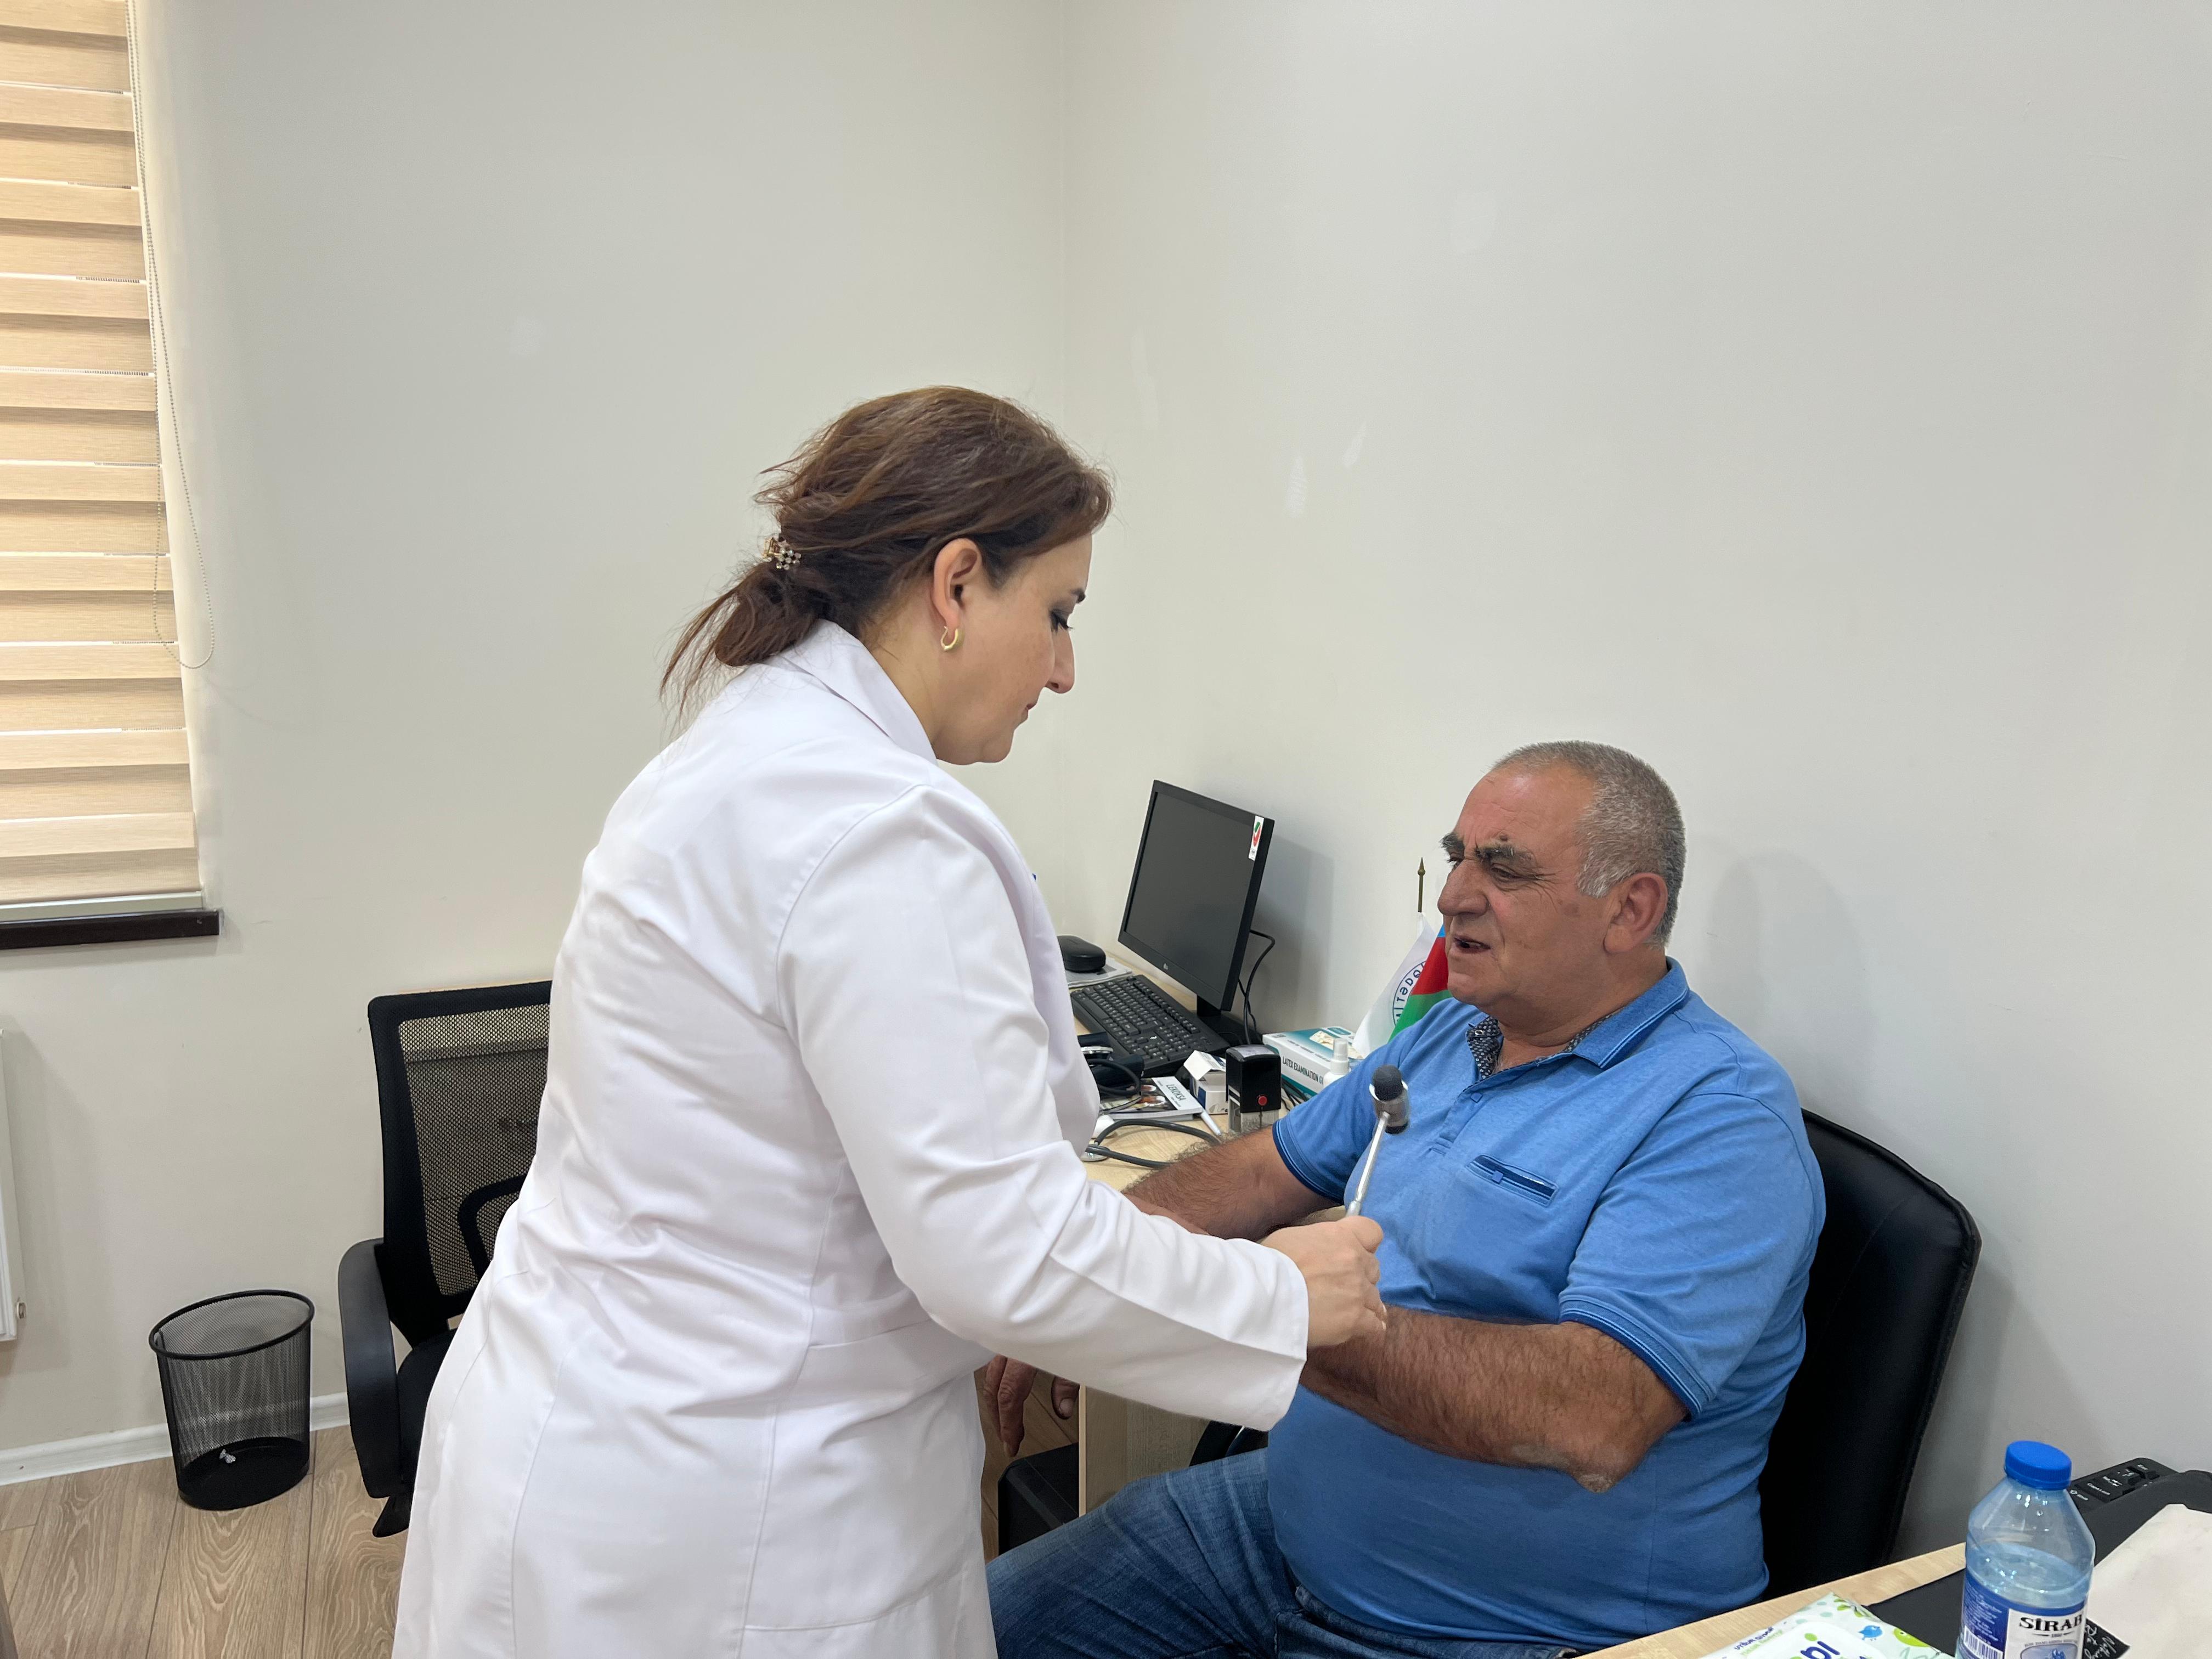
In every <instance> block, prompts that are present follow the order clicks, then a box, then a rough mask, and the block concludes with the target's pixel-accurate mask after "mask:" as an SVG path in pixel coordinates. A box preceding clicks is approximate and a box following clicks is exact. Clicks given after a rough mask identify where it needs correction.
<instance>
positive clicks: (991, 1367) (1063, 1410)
mask: <svg viewBox="0 0 2212 1659" xmlns="http://www.w3.org/2000/svg"><path fill="white" fill-rule="evenodd" d="M1036 1374H1037V1369H1036V1366H1034V1365H1024V1364H1022V1362H1021V1361H1020V1360H1018V1359H1009V1358H1006V1355H1004V1354H1000V1356H999V1357H998V1358H995V1359H994V1360H993V1361H992V1362H991V1363H990V1364H988V1365H987V1366H985V1367H984V1368H983V1395H984V1398H985V1399H986V1400H987V1401H988V1402H989V1405H990V1411H991V1420H992V1422H993V1423H994V1425H996V1426H997V1428H998V1431H999V1443H1000V1444H1001V1445H1003V1446H1004V1447H1005V1448H1006V1455H1007V1456H1009V1457H1012V1456H1013V1455H1014V1454H1015V1453H1017V1452H1018V1451H1020V1450H1021V1449H1022V1432H1023V1427H1024V1425H1023V1423H1022V1409H1023V1407H1025V1406H1026V1405H1028V1403H1029V1398H1030V1385H1031V1384H1032V1383H1035V1382H1036ZM1052 1410H1053V1415H1054V1416H1055V1417H1059V1418H1063V1419H1072V1418H1073V1417H1074V1415H1075V1384H1074V1383H1071V1382H1069V1381H1068V1380H1067V1379H1066V1377H1064V1376H1055V1377H1054V1378H1053V1380H1052Z"/></svg>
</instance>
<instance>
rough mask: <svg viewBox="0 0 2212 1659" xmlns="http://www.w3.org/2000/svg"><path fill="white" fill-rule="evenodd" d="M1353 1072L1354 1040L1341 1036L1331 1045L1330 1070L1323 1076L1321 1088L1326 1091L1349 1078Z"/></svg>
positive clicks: (1329, 1053)
mask: <svg viewBox="0 0 2212 1659" xmlns="http://www.w3.org/2000/svg"><path fill="white" fill-rule="evenodd" d="M1351 1072H1352V1039H1351V1038H1350V1037H1348V1036H1340V1037H1338V1038H1336V1039H1335V1040H1334V1042H1331V1043H1330V1044H1329V1050H1328V1070H1326V1071H1324V1072H1323V1073H1322V1074H1321V1086H1322V1088H1324V1089H1326V1088H1328V1085H1330V1084H1332V1083H1334V1082H1335V1081H1336V1080H1337V1079H1339V1078H1341V1077H1346V1076H1349V1075H1350V1074H1351Z"/></svg>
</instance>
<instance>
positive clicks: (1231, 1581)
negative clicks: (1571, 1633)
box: [991, 1452, 1572, 1659]
mask: <svg viewBox="0 0 2212 1659" xmlns="http://www.w3.org/2000/svg"><path fill="white" fill-rule="evenodd" d="M991 1622H992V1624H993V1626H995V1627H996V1629H997V1631H998V1635H999V1656H1000V1659H1563V1656H1565V1655H1566V1654H1568V1653H1570V1652H1571V1651H1572V1650H1571V1649H1569V1648H1565V1647H1561V1646H1559V1644H1556V1643H1549V1642H1546V1643H1529V1642H1467V1641H1462V1640H1459V1639H1458V1638H1453V1637H1437V1636H1406V1635H1401V1634H1400V1633H1399V1632H1395V1631H1387V1630H1379V1629H1377V1628H1376V1626H1373V1625H1365V1624H1362V1623H1360V1622H1359V1621H1358V1620H1356V1619H1347V1618H1346V1617H1345V1616H1344V1615H1343V1614H1342V1613H1336V1612H1334V1611H1333V1610H1331V1609H1330V1608H1328V1607H1323V1606H1322V1604H1321V1602H1319V1601H1316V1600H1315V1599H1314V1597H1313V1596H1311V1595H1308V1594H1307V1593H1306V1591H1305V1590H1304V1589H1303V1588H1301V1587H1300V1586H1299V1585H1298V1584H1297V1583H1296V1582H1295V1581H1293V1580H1292V1578H1291V1574H1290V1570H1289V1569H1288V1568H1287V1567H1285V1565H1283V1557H1282V1553H1281V1552H1280V1551H1279V1550H1277V1549H1276V1547H1275V1523H1274V1518H1273V1516H1271V1515H1270V1514H1269V1513H1268V1510H1267V1453H1265V1452H1250V1453H1248V1454H1246V1455H1244V1456H1242V1457H1226V1458H1224V1459H1222V1460H1221V1461H1220V1462H1217V1463H1201V1464H1200V1465H1199V1466H1198V1467H1197V1468H1189V1469H1177V1470H1176V1471H1175V1472H1174V1473H1173V1474H1161V1475H1155V1476H1153V1477H1152V1479H1151V1480H1140V1481H1139V1482H1137V1484H1136V1485H1134V1486H1125V1487H1124V1488H1122V1490H1121V1491H1120V1492H1116V1493H1115V1495H1114V1497H1113V1498H1112V1499H1111V1500H1110V1501H1109V1502H1108V1503H1107V1504H1105V1505H1104V1506H1103V1508H1100V1509H1097V1510H1092V1511H1091V1513H1090V1514H1089V1515H1086V1516H1084V1517H1083V1518H1082V1519H1081V1520H1079V1521H1076V1522H1071V1523H1070V1524H1069V1525H1067V1526H1065V1527H1061V1528H1058V1529H1057V1530H1056V1531H1054V1532H1049V1533H1047V1534H1045V1535H1044V1536H1043V1537H1042V1538H1040V1539H1037V1540H1036V1541H1034V1542H1031V1543H1028V1544H1024V1545H1023V1546H1022V1547H1021V1548H1019V1549H1018V1550H1015V1551H1013V1552H1012V1553H1010V1554H1006V1555H1002V1556H1000V1558H999V1559H997V1560H995V1561H994V1562H993V1563H991Z"/></svg>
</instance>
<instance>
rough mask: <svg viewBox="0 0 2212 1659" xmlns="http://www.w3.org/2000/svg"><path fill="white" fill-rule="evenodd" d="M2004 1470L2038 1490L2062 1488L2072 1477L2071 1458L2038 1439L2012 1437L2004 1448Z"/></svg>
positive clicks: (2057, 1490) (2058, 1490) (2052, 1490)
mask: <svg viewBox="0 0 2212 1659" xmlns="http://www.w3.org/2000/svg"><path fill="white" fill-rule="evenodd" d="M2005 1473H2006V1474H2008V1475H2009V1476H2010V1477H2011V1478H2012V1479H2013V1480H2017V1481H2019V1482H2020V1484H2021V1486H2033V1487H2034V1488H2035V1489H2036V1490H2037V1491H2038V1492H2063V1491H2064V1490H2065V1489H2066V1483H2067V1482H2068V1481H2069V1480H2072V1479H2073V1478H2074V1460H2073V1459H2072V1458H2070V1457H2069V1456H2067V1455H2066V1454H2065V1453H2064V1452H2063V1451H2061V1450H2059V1449H2058V1448H2057V1447H2056V1446H2046V1445H2045V1444H2044V1443H2043V1442H2041V1441H2040V1440H2015V1441H2014V1442H2013V1443H2012V1444H2010V1445H2009V1446H2007V1447H2006V1448H2005Z"/></svg>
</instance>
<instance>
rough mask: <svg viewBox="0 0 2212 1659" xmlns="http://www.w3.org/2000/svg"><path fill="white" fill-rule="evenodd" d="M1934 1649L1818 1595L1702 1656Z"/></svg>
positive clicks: (1862, 1655)
mask: <svg viewBox="0 0 2212 1659" xmlns="http://www.w3.org/2000/svg"><path fill="white" fill-rule="evenodd" d="M1935 1653H1936V1650H1935V1649H1934V1648H1931V1647H1929V1645H1928V1644H1927V1643H1925V1642H1923V1641H1922V1640H1921V1639H1920V1638H1918V1637H1917V1636H1908V1635H1906V1634H1905V1632H1903V1631H1901V1630H1899V1629H1898V1627H1897V1626H1894V1625H1885V1624H1883V1623H1882V1622H1881V1620H1879V1619H1877V1618H1875V1616H1874V1615H1873V1614H1872V1613H1869V1612H1868V1611H1867V1610H1866V1609H1865V1608H1864V1607H1861V1606H1860V1605H1859V1604H1858V1603H1857V1602H1856V1601H1845V1600H1844V1598H1843V1597H1842V1596H1840V1595H1824V1596H1822V1597H1821V1598H1820V1600H1819V1601H1815V1602H1814V1603H1813V1605H1812V1606H1811V1607H1805V1608H1802V1609H1801V1610H1800V1611H1798V1612H1796V1613H1791V1614H1790V1616H1789V1617H1788V1618H1787V1619H1784V1620H1783V1621H1782V1622H1781V1623H1780V1624H1778V1625H1769V1626H1767V1627H1766V1628H1765V1630H1763V1631H1760V1632H1758V1633H1757V1634H1756V1635H1753V1636H1747V1637H1745V1638H1743V1640H1742V1641H1741V1642H1739V1643H1737V1644H1735V1646H1734V1647H1732V1648H1723V1649H1722V1650H1720V1652H1718V1653H1715V1654H1710V1655H1708V1656H1706V1659H1723V1656H1725V1659H1929V1656H1930V1655H1933V1654H1935Z"/></svg>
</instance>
